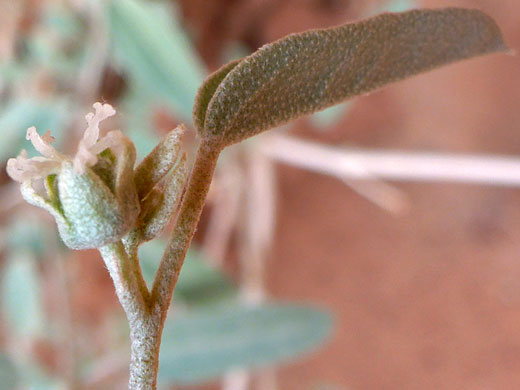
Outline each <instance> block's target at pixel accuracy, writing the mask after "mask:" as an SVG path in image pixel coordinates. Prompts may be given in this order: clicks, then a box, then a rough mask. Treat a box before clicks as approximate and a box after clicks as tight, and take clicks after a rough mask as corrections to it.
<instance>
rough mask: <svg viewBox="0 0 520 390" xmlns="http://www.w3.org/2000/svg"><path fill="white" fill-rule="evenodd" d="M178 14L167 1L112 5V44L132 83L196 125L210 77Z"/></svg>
mask: <svg viewBox="0 0 520 390" xmlns="http://www.w3.org/2000/svg"><path fill="white" fill-rule="evenodd" d="M172 15H174V10H173V9H172V8H171V7H170V5H169V4H167V3H164V2H149V1H148V2H145V1H140V0H118V1H111V2H110V5H109V25H110V34H111V41H112V45H113V47H114V49H115V55H116V60H117V62H118V63H119V64H120V65H121V66H122V68H123V69H124V71H125V72H126V73H128V75H129V76H130V78H131V79H132V81H133V82H136V83H137V84H138V85H139V86H140V89H144V90H148V91H151V92H153V94H154V95H155V96H157V95H159V96H158V97H157V99H159V98H162V99H165V100H166V102H168V103H169V104H170V108H171V109H172V110H174V112H175V113H176V114H178V115H179V116H180V118H181V119H183V120H185V121H190V120H191V113H192V107H193V103H194V100H195V95H196V93H197V88H198V86H199V85H200V84H201V83H202V81H203V80H204V73H205V72H204V68H203V66H202V65H201V63H200V61H199V60H198V58H197V56H196V55H195V52H194V51H193V50H192V48H191V45H190V44H189V41H188V39H187V37H186V35H185V33H184V31H183V30H182V29H181V28H180V27H179V26H178V25H177V24H175V21H174V20H172V18H171V16H172ZM157 101H158V102H160V101H161V100H157Z"/></svg>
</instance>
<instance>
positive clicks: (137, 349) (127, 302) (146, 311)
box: [100, 141, 220, 390]
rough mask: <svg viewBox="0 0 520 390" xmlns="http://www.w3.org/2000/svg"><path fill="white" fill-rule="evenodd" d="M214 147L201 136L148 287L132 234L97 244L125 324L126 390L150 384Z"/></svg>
mask: <svg viewBox="0 0 520 390" xmlns="http://www.w3.org/2000/svg"><path fill="white" fill-rule="evenodd" d="M219 154H220V149H218V148H215V147H212V146H210V145H209V144H208V143H206V142H204V141H202V142H201V145H200V146H199V150H198V153H197V159H196V161H195V164H194V166H193V170H192V173H191V177H190V180H189V182H188V185H187V188H186V193H185V194H184V198H183V200H182V204H181V208H180V210H179V214H178V217H177V221H176V223H175V228H174V230H173V233H172V238H171V240H170V242H169V243H168V245H167V247H166V250H165V252H164V256H163V258H162V260H161V263H160V265H159V269H158V270H157V275H156V277H155V281H154V284H153V287H152V291H151V293H149V291H148V289H147V287H146V283H145V282H144V280H143V277H142V274H141V269H140V267H139V261H138V258H137V245H136V243H135V242H134V240H133V239H132V237H126V238H125V240H124V244H123V243H122V242H117V243H114V244H110V245H107V246H105V247H103V248H100V252H101V254H102V256H103V259H104V260H105V263H106V265H107V268H108V270H109V272H110V275H111V277H112V279H113V280H114V285H115V287H116V293H117V296H118V298H119V301H120V302H121V305H122V306H123V309H124V310H125V313H126V316H127V318H128V322H129V324H130V338H131V343H132V346H131V363H130V383H129V389H130V390H155V389H156V388H157V373H158V369H159V349H160V345H161V336H162V330H163V326H164V321H165V319H166V315H167V313H168V307H169V306H170V302H171V299H172V295H173V290H174V288H175V285H176V283H177V279H178V277H179V273H180V269H181V267H182V264H183V263H184V258H185V256H186V253H187V251H188V248H189V246H190V243H191V240H192V238H193V235H194V234H195V230H196V228H197V223H198V222H199V218H200V214H201V212H202V208H203V206H204V202H205V200H206V195H207V194H208V191H209V186H210V184H211V179H212V177H213V172H214V170H215V166H216V163H217V159H218V156H219Z"/></svg>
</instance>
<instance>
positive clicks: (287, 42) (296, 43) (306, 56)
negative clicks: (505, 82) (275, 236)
mask: <svg viewBox="0 0 520 390" xmlns="http://www.w3.org/2000/svg"><path fill="white" fill-rule="evenodd" d="M505 49H506V46H505V44H504V42H503V39H502V34H501V32H500V30H499V28H498V27H497V25H496V23H495V22H494V21H493V20H492V19H491V18H490V17H489V16H487V15H485V14H484V13H482V12H480V11H478V10H467V9H458V8H446V9H432V10H428V9H421V10H412V11H408V12H404V13H398V14H383V15H379V16H376V17H374V18H371V19H367V20H365V21H361V22H357V23H349V24H346V25H343V26H339V27H334V28H328V29H320V30H311V31H306V32H303V33H300V34H291V35H289V36H287V37H285V38H282V39H280V40H279V41H276V42H274V43H271V44H268V45H265V46H264V47H262V48H260V49H259V50H258V51H257V52H255V53H253V54H252V55H250V56H248V57H246V58H244V59H243V60H241V61H240V62H238V64H237V63H232V64H231V65H226V66H225V67H224V68H222V69H221V70H219V71H217V72H216V73H215V74H214V75H213V76H210V77H209V78H208V79H207V81H206V83H205V84H203V86H202V87H201V88H200V89H199V94H198V96H197V100H196V107H195V109H194V114H195V115H194V116H195V118H194V120H195V124H196V125H197V127H198V131H199V133H200V135H201V136H202V137H203V138H205V139H206V140H208V142H211V143H212V144H213V145H215V146H216V147H224V146H226V145H230V144H233V143H237V142H240V141H242V140H244V139H246V138H248V137H251V136H253V135H255V134H258V133H260V132H262V131H264V130H267V129H269V128H272V127H274V126H278V125H281V124H283V123H285V122H287V121H289V120H291V119H294V118H297V117H299V116H302V115H306V114H310V113H313V112H315V111H318V110H322V109H324V108H326V107H329V106H332V105H334V104H338V103H340V102H342V101H344V100H346V99H348V98H350V97H353V96H357V95H361V94H364V93H367V92H370V91H372V90H374V89H376V88H379V87H382V86H384V85H386V84H388V83H391V82H394V81H397V80H401V79H404V78H406V77H410V76H413V75H415V74H418V73H421V72H425V71H427V70H431V69H433V68H436V67H439V66H442V65H445V64H449V63H452V62H455V61H458V60H463V59H467V58H471V57H474V56H478V55H484V54H487V53H492V52H497V51H503V50H505ZM218 80H222V81H221V82H218ZM217 82H218V85H215V84H216V83H217Z"/></svg>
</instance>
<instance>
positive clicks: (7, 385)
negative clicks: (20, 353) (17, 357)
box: [0, 354, 20, 389]
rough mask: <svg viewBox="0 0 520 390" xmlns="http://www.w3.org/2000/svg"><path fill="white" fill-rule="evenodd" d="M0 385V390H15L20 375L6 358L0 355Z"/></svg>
mask: <svg viewBox="0 0 520 390" xmlns="http://www.w3.org/2000/svg"><path fill="white" fill-rule="evenodd" d="M0 383H1V388H2V389H16V387H17V386H18V384H19V383H20V375H19V374H18V371H17V370H16V366H15V365H14V364H13V362H12V361H11V360H10V359H9V357H8V356H6V355H4V354H0Z"/></svg>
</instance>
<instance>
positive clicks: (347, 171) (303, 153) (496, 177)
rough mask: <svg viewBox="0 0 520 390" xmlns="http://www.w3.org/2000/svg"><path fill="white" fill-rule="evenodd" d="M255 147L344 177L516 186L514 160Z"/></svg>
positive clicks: (283, 142)
mask: <svg viewBox="0 0 520 390" xmlns="http://www.w3.org/2000/svg"><path fill="white" fill-rule="evenodd" d="M260 148H261V150H262V151H263V153H265V154H266V155H268V156H270V157H272V158H273V159H275V160H277V161H280V162H283V163H286V164H290V165H295V166H298V167H301V168H305V169H308V170H311V171H315V172H319V173H323V174H327V175H331V176H335V177H339V178H341V179H342V180H343V179H345V178H348V179H353V180H354V179H360V180H361V179H369V180H373V179H374V178H376V179H385V180H401V181H426V182H437V181H444V182H458V183H474V184H486V185H493V186H510V187H520V159H519V158H513V157H505V156H492V155H460V156H457V155H453V154H442V153H426V152H405V151H387V150H363V149H354V148H348V149H347V148H341V149H340V148H337V147H332V146H324V145H319V144H316V143H312V142H308V141H303V140H299V139H296V138H294V137H289V136H282V135H270V136H269V138H268V139H267V137H266V139H265V140H264V141H263V142H262V143H260Z"/></svg>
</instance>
